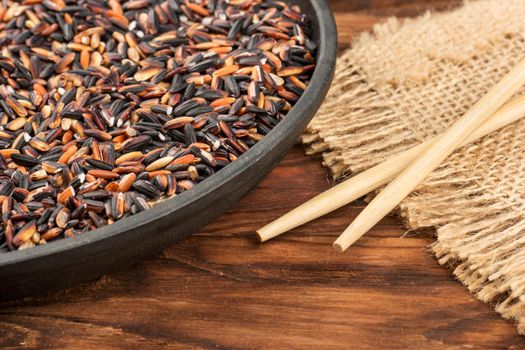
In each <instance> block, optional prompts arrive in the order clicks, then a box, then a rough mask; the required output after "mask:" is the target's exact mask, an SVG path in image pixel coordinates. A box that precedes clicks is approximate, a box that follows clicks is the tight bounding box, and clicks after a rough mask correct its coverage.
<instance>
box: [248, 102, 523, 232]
mask: <svg viewBox="0 0 525 350" xmlns="http://www.w3.org/2000/svg"><path fill="white" fill-rule="evenodd" d="M522 117H525V96H520V97H518V98H515V99H513V100H512V101H510V102H508V103H506V104H505V105H504V106H503V107H501V108H500V109H499V110H498V111H497V112H496V113H495V114H493V115H492V116H491V117H490V118H489V120H487V121H486V122H485V123H483V124H482V125H481V127H479V128H478V129H476V131H475V132H474V133H472V134H471V135H470V136H469V137H468V139H467V140H465V141H464V142H463V143H462V144H461V145H460V147H461V146H464V145H466V144H468V143H471V142H473V141H475V140H477V139H480V138H482V137H483V136H485V135H488V134H490V133H492V132H494V131H496V130H498V129H500V128H502V127H504V126H507V125H509V124H511V123H513V122H515V121H516V120H518V119H520V118H522ZM439 137H441V135H438V136H436V137H434V138H432V139H429V140H427V141H425V142H423V143H421V144H419V145H417V146H415V147H412V148H410V149H408V150H406V151H404V152H402V153H400V154H398V155H396V156H394V157H393V158H390V159H389V160H386V161H384V162H383V163H380V164H378V165H376V166H374V167H372V168H370V169H368V170H366V171H364V172H362V173H360V174H358V175H356V176H354V177H352V178H350V179H348V180H345V181H343V182H341V183H340V184H338V185H336V186H334V187H332V188H331V189H329V190H327V191H325V192H323V193H321V194H319V195H317V196H316V197H314V198H312V199H310V200H309V201H307V202H305V203H303V204H301V205H300V206H298V207H297V208H295V209H293V210H291V211H289V212H288V213H286V214H285V215H283V216H281V217H280V218H278V219H277V220H275V221H273V222H271V223H269V224H268V225H266V226H264V227H262V228H261V229H259V230H258V231H257V233H256V234H257V238H258V239H259V241H260V242H265V241H267V240H269V239H272V238H274V237H276V236H278V235H280V234H282V233H284V232H286V231H289V230H291V229H292V228H295V227H298V226H300V225H303V224H305V223H307V222H309V221H312V220H314V219H317V218H319V217H321V216H323V215H325V214H328V213H330V212H332V211H334V210H336V209H338V208H340V207H342V206H344V205H346V204H348V203H351V202H352V201H354V200H356V199H358V198H360V197H362V196H364V195H365V194H367V193H369V192H371V191H373V190H375V189H377V188H379V187H380V186H382V185H384V184H386V183H388V181H390V180H391V179H392V178H393V177H394V176H396V175H397V174H399V173H400V172H401V171H403V169H405V168H406V167H407V166H408V165H410V163H412V162H413V161H414V159H416V158H417V157H418V156H420V155H421V154H422V153H423V152H425V151H426V150H428V149H429V148H430V146H432V145H433V144H434V143H435V142H436V141H437V139H438V138H439Z"/></svg>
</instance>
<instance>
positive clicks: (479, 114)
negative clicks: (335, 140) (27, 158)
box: [257, 60, 525, 252]
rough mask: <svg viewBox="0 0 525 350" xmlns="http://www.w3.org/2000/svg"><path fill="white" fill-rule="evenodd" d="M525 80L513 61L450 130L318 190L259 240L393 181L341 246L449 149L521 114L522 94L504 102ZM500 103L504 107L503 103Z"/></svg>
mask: <svg viewBox="0 0 525 350" xmlns="http://www.w3.org/2000/svg"><path fill="white" fill-rule="evenodd" d="M524 84H525V60H523V61H521V62H520V63H519V64H517V65H516V66H515V67H514V68H513V69H512V71H511V72H510V73H508V74H507V75H506V76H505V77H504V78H503V79H502V80H501V81H500V82H498V83H497V84H496V85H495V86H494V87H493V88H492V89H491V90H490V91H489V92H488V93H487V94H486V95H485V96H484V97H482V98H481V99H480V100H479V101H478V102H477V103H476V104H475V105H474V106H473V107H472V108H470V110H468V111H467V113H465V115H463V117H461V118H460V119H459V120H457V121H456V122H455V123H454V124H453V125H452V126H451V127H450V128H449V129H447V130H446V131H445V132H443V133H442V134H441V135H438V136H436V137H434V138H432V139H430V140H427V141H425V142H423V143H421V144H419V145H418V146H415V147H413V148H411V149H409V150H407V151H404V152H402V153H400V154H398V155H397V156H395V157H393V158H391V159H389V160H387V161H385V162H383V163H380V164H378V165H376V166H374V167H373V168H371V169H369V170H367V171H365V172H362V173H360V174H359V175H357V176H354V177H352V178H350V179H348V180H346V181H344V182H342V183H340V184H338V185H337V186H335V187H332V188H331V189H329V190H327V191H325V192H323V193H321V194H320V195H318V196H316V197H314V198H312V199H311V200H309V201H307V202H306V203H304V204H302V205H300V206H299V207H297V208H295V209H293V210H292V211H290V212H288V213H287V214H285V215H284V216H282V217H280V218H279V219H277V220H275V221H273V222H272V223H270V224H268V225H266V226H264V227H263V228H261V229H259V230H258V231H257V237H258V239H259V240H260V241H261V242H264V241H267V240H269V239H271V238H273V237H276V236H278V235H280V234H282V233H284V232H286V231H288V230H290V229H292V228H295V227H297V226H300V225H302V224H304V223H307V222H309V221H311V220H314V219H316V218H318V217H321V216H323V215H325V214H327V213H329V212H331V211H333V210H336V209H338V208H340V207H342V206H344V205H346V204H348V203H350V202H352V201H354V200H356V199H358V198H360V197H362V196H364V195H365V194H367V193H369V192H371V191H373V190H375V189H377V188H379V187H381V186H382V185H384V184H386V183H388V182H389V181H390V180H392V181H391V182H390V183H389V184H388V185H387V186H386V187H385V188H384V189H383V191H381V192H380V193H379V194H378V195H377V196H376V197H375V198H374V200H372V201H371V202H370V203H369V204H368V206H367V207H366V208H365V209H364V210H363V211H362V212H361V213H360V214H359V215H358V216H357V218H356V219H355V220H354V221H353V222H352V223H351V224H350V226H348V228H347V229H346V230H345V231H344V232H343V233H342V234H341V235H340V236H339V238H338V239H337V240H336V241H335V242H334V244H333V245H334V248H335V249H336V250H338V251H340V252H343V251H345V250H346V249H347V248H348V247H349V246H351V245H352V244H353V243H354V242H355V241H357V240H358V239H359V238H360V237H362V236H363V235H364V234H365V233H366V232H367V231H368V230H370V229H371V228H372V227H373V226H374V225H375V224H377V223H378V222H379V220H381V219H382V218H383V217H384V216H386V215H387V214H388V213H389V212H390V211H391V210H392V209H394V208H395V207H396V206H397V205H399V203H401V201H402V200H403V199H404V198H405V197H406V196H408V195H409V194H410V193H411V192H412V191H413V190H414V189H415V188H416V187H417V186H418V184H419V183H421V182H422V181H423V180H424V178H425V177H426V176H427V175H428V174H430V173H431V172H432V171H433V170H434V169H435V168H437V167H438V166H439V164H440V163H441V162H443V161H444V160H445V159H446V158H447V157H448V156H449V155H450V154H451V153H452V152H454V150H456V149H457V148H459V147H461V146H464V145H466V144H468V143H471V142H473V141H475V140H477V139H479V138H481V137H483V136H485V135H487V134H490V133H492V132H493V131H496V130H498V129H500V128H502V127H504V126H506V125H509V124H511V123H513V122H515V121H516V120H518V119H520V118H522V117H524V116H525V96H521V97H518V98H515V99H513V100H512V101H510V102H508V103H506V104H505V105H503V104H504V103H505V102H506V101H507V100H508V99H509V98H511V97H512V95H514V94H515V93H516V92H517V91H518V90H519V89H520V88H521V87H522V86H523V85H524ZM502 106H503V107H502Z"/></svg>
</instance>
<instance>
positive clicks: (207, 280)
mask: <svg viewBox="0 0 525 350" xmlns="http://www.w3.org/2000/svg"><path fill="white" fill-rule="evenodd" d="M456 3H457V2H455V1H454V2H451V1H443V0H434V1H424V0H421V1H407V0H404V1H403V0H370V1H366V0H356V1H348V0H333V1H331V6H332V8H333V9H334V11H335V13H336V19H337V22H338V27H339V40H340V42H341V46H342V47H345V46H348V45H349V42H350V40H351V38H352V37H354V36H355V35H356V34H357V33H358V32H360V31H363V30H366V29H369V28H370V27H371V26H372V25H373V24H374V23H376V22H377V21H380V20H382V19H384V18H386V17H387V16H390V15H398V16H414V15H417V14H418V13H421V12H423V11H425V10H427V9H430V8H437V9H446V8H449V7H451V6H454V4H456ZM329 185H330V184H329V181H328V179H327V174H326V172H325V170H324V169H323V168H322V167H321V165H320V162H319V161H318V160H317V159H315V158H313V157H307V156H305V155H304V154H303V151H302V148H301V147H300V146H296V147H295V148H294V149H293V150H292V151H291V152H290V154H289V155H288V156H287V157H286V159H285V160H284V161H283V162H282V163H281V164H280V165H279V167H278V168H277V169H276V170H275V171H274V172H273V173H272V174H271V175H270V176H269V177H268V178H267V179H266V180H265V181H263V182H262V183H261V184H260V185H259V186H258V187H257V189H256V190H254V191H253V192H252V193H251V194H250V195H249V196H248V197H246V198H245V199H244V200H242V201H241V202H240V203H239V204H238V205H237V206H236V207H235V208H234V209H233V210H232V211H230V212H229V213H227V214H226V215H224V216H223V217H221V218H220V219H219V220H217V221H216V222H215V223H213V224H212V225H209V226H208V227H206V228H205V229H204V230H202V232H200V233H199V234H196V235H195V236H193V237H191V238H189V239H187V240H185V241H183V242H181V243H180V244H177V245H175V246H172V247H169V248H168V249H166V251H165V252H164V253H163V254H161V255H159V256H157V257H154V258H151V259H149V260H146V261H144V262H142V263H140V264H137V265H135V266H133V267H131V268H127V269H124V270H123V271H122V272H120V273H118V274H114V275H110V276H106V277H104V278H103V279H102V280H100V281H98V282H95V283H91V284H85V285H83V286H79V287H77V288H74V289H72V290H68V291H64V292H61V293H57V294H55V295H53V296H50V297H48V298H45V299H39V300H31V301H23V302H17V303H10V304H3V305H0V348H18V347H28V348H34V349H41V348H75V349H98V348H105V349H107V348H115V349H117V348H139V347H140V348H158V347H164V346H165V347H169V348H176V349H179V348H180V349H186V348H206V349H207V348H210V349H211V348H213V349H216V348H219V349H221V348H222V349H283V348H286V349H308V348H310V349H350V348H363V349H366V348H369V349H376V348H396V349H406V348H415V349H423V348H425V349H426V348H428V349H434V348H436V349H437V348H439V349H441V348H513V349H518V348H525V340H524V339H523V338H522V337H520V336H519V335H518V334H517V332H516V330H515V328H514V326H513V325H512V324H511V323H509V322H507V321H505V320H503V319H501V318H500V317H499V316H498V315H497V314H496V313H495V312H494V311H493V310H492V309H491V308H490V307H489V306H487V305H484V304H482V303H480V302H478V301H477V300H475V299H474V298H473V297H472V296H471V295H470V294H469V293H468V292H467V290H466V288H464V287H463V286H462V285H461V284H460V283H458V282H457V281H455V280H454V279H453V277H452V276H451V274H450V272H449V271H448V270H446V269H445V268H442V267H441V266H439V265H438V263H437V262H436V260H435V259H434V258H433V256H432V255H431V254H430V253H429V251H428V248H427V246H428V245H429V244H430V243H431V242H432V241H433V238H432V232H427V233H418V234H417V235H416V234H410V235H407V236H405V237H404V238H401V236H402V235H403V234H404V231H403V229H402V227H401V225H400V221H399V220H398V219H397V218H396V217H394V216H392V217H387V218H386V219H384V220H383V221H382V222H381V223H380V224H379V225H378V226H377V227H376V228H375V229H373V230H372V231H371V232H369V233H368V234H367V235H366V236H365V237H364V238H363V239H361V240H359V241H358V242H357V244H356V245H355V246H354V247H352V248H351V249H349V251H348V252H347V253H345V254H338V253H336V252H335V251H334V250H333V249H332V248H331V246H330V245H331V243H332V241H333V240H334V239H335V237H336V236H337V235H338V234H339V233H340V232H342V230H343V229H344V228H345V227H346V226H347V225H348V223H349V222H350V221H351V220H352V218H353V217H355V216H356V215H357V213H359V211H360V210H361V208H362V203H361V202H357V203H354V204H353V205H351V206H348V207H346V208H342V209H340V210H339V211H337V212H335V213H332V214H330V215H328V216H326V217H324V218H322V219H320V220H317V221H315V222H313V223H310V224H307V225H305V226H303V227H301V228H298V229H295V230H293V231H292V232H290V233H289V234H286V235H284V236H282V237H280V238H278V239H275V240H273V241H271V242H268V243H265V244H263V245H260V244H258V243H257V242H256V241H255V239H254V235H253V232H254V230H255V229H257V228H258V227H260V226H262V225H263V224H265V223H267V222H269V221H270V220H272V219H275V218H277V217H278V216H279V215H281V214H284V213H285V212H286V211H288V210H290V209H292V208H293V207H295V206H297V205H299V204H300V203H302V202H303V201H305V200H306V199H309V198H311V197H312V196H314V195H316V194H318V193H320V192H321V191H323V190H325V189H327V188H328V187H329Z"/></svg>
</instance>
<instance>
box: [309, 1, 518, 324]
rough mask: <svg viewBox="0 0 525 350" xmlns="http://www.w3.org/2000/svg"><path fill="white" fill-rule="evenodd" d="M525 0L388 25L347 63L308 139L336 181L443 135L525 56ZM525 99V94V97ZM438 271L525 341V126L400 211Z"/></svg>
mask: <svg viewBox="0 0 525 350" xmlns="http://www.w3.org/2000/svg"><path fill="white" fill-rule="evenodd" d="M524 15H525V0H504V1H503V0H492V1H484V0H480V1H471V2H467V3H465V4H464V6H463V7H461V8H459V9H456V10H453V11H451V12H447V13H438V14H430V13H427V14H425V15H423V16H421V17H419V18H417V19H410V20H403V21H400V20H397V19H390V20H388V21H387V22H386V23H383V24H380V25H377V26H376V27H375V28H374V30H373V32H372V33H366V34H363V35H361V36H360V37H359V38H358V39H357V40H356V41H355V42H354V43H353V45H352V48H351V49H349V50H347V51H346V52H344V53H343V54H342V55H341V56H340V57H339V58H338V63H337V69H336V73H335V78H334V82H333V84H332V87H331V90H330V92H329V94H328V97H327V98H326V100H325V103H324V105H323V106H322V107H321V109H320V110H319V112H318V114H317V116H316V117H315V118H314V120H313V121H312V123H311V124H310V125H309V127H308V130H307V132H306V134H305V135H303V137H302V141H303V142H304V143H305V144H306V145H307V150H308V152H309V153H321V154H322V157H323V161H324V164H325V165H326V166H327V167H328V168H329V169H330V170H331V172H332V174H333V177H334V178H335V179H342V178H344V177H346V176H349V175H351V174H352V173H356V172H360V171H362V170H365V169H367V168H369V167H371V166H373V165H375V164H376V163H378V162H381V161H383V160H385V159H387V158H389V157H391V156H392V155H394V154H397V153H399V152H400V151H402V150H404V149H406V148H409V147H412V146H414V145H416V144H418V143H420V142H421V141H423V140H425V139H427V138H429V137H431V136H433V135H435V134H436V133H439V132H442V131H443V130H444V129H445V128H446V127H448V126H449V125H450V124H451V123H452V122H454V120H456V119H457V118H458V117H460V116H462V115H463V114H464V112H466V111H467V110H468V109H469V107H470V106H472V105H473V104H474V103H475V102H476V101H477V100H478V99H479V98H480V97H482V96H483V95H484V94H485V93H486V92H487V91H488V90H489V89H490V88H491V87H492V86H493V85H494V84H495V83H496V82H497V81H498V80H499V79H500V78H502V77H503V76H504V75H505V74H506V73H507V72H508V71H509V70H510V69H511V68H512V67H513V65H514V64H516V63H517V62H518V61H519V60H521V59H522V58H524V57H525V19H524V18H525V16H524ZM524 92H525V90H522V92H521V93H524ZM401 215H402V217H403V219H404V221H405V223H406V226H407V227H408V228H409V229H418V228H422V227H436V228H437V240H436V242H435V243H434V244H433V245H432V246H431V249H432V251H433V253H434V254H435V255H436V257H437V258H438V260H439V262H440V263H441V264H443V265H447V266H449V267H451V268H452V269H453V273H454V275H455V276H456V277H457V278H458V279H459V280H460V281H461V282H463V283H464V284H465V285H466V286H467V287H468V289H469V290H470V291H471V292H472V293H473V294H474V295H475V296H476V297H477V298H479V299H480V300H482V301H484V302H487V303H490V304H491V305H493V306H494V308H495V310H496V311H497V312H499V313H500V314H501V315H502V316H503V317H505V318H507V319H511V320H514V321H515V322H516V323H517V327H518V330H519V332H520V333H525V294H524V291H525V217H524V215H525V119H524V120H522V121H519V122H517V123H514V124H512V125H510V126H508V127H506V128H504V129H502V130H501V131H498V132H495V133H493V134H491V135H489V136H487V137H485V138H483V139H482V140H480V141H479V142H476V143H474V144H470V145H468V146H465V147H463V148H462V149H460V150H458V151H456V152H455V153H454V154H453V155H452V156H450V157H449V158H448V160H447V161H446V162H445V163H443V164H442V166H441V167H440V168H438V169H437V170H436V171H434V172H433V173H432V174H431V175H430V176H429V177H428V178H427V180H426V181H425V183H424V184H422V185H420V186H419V187H418V188H417V191H416V192H414V193H413V194H412V195H411V196H410V197H409V198H407V199H406V200H405V201H404V202H403V203H402V205H401Z"/></svg>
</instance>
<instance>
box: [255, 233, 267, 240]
mask: <svg viewBox="0 0 525 350" xmlns="http://www.w3.org/2000/svg"><path fill="white" fill-rule="evenodd" d="M255 237H257V240H258V241H259V243H263V242H264V241H266V239H265V237H264V236H263V234H262V233H260V232H259V231H255Z"/></svg>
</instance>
